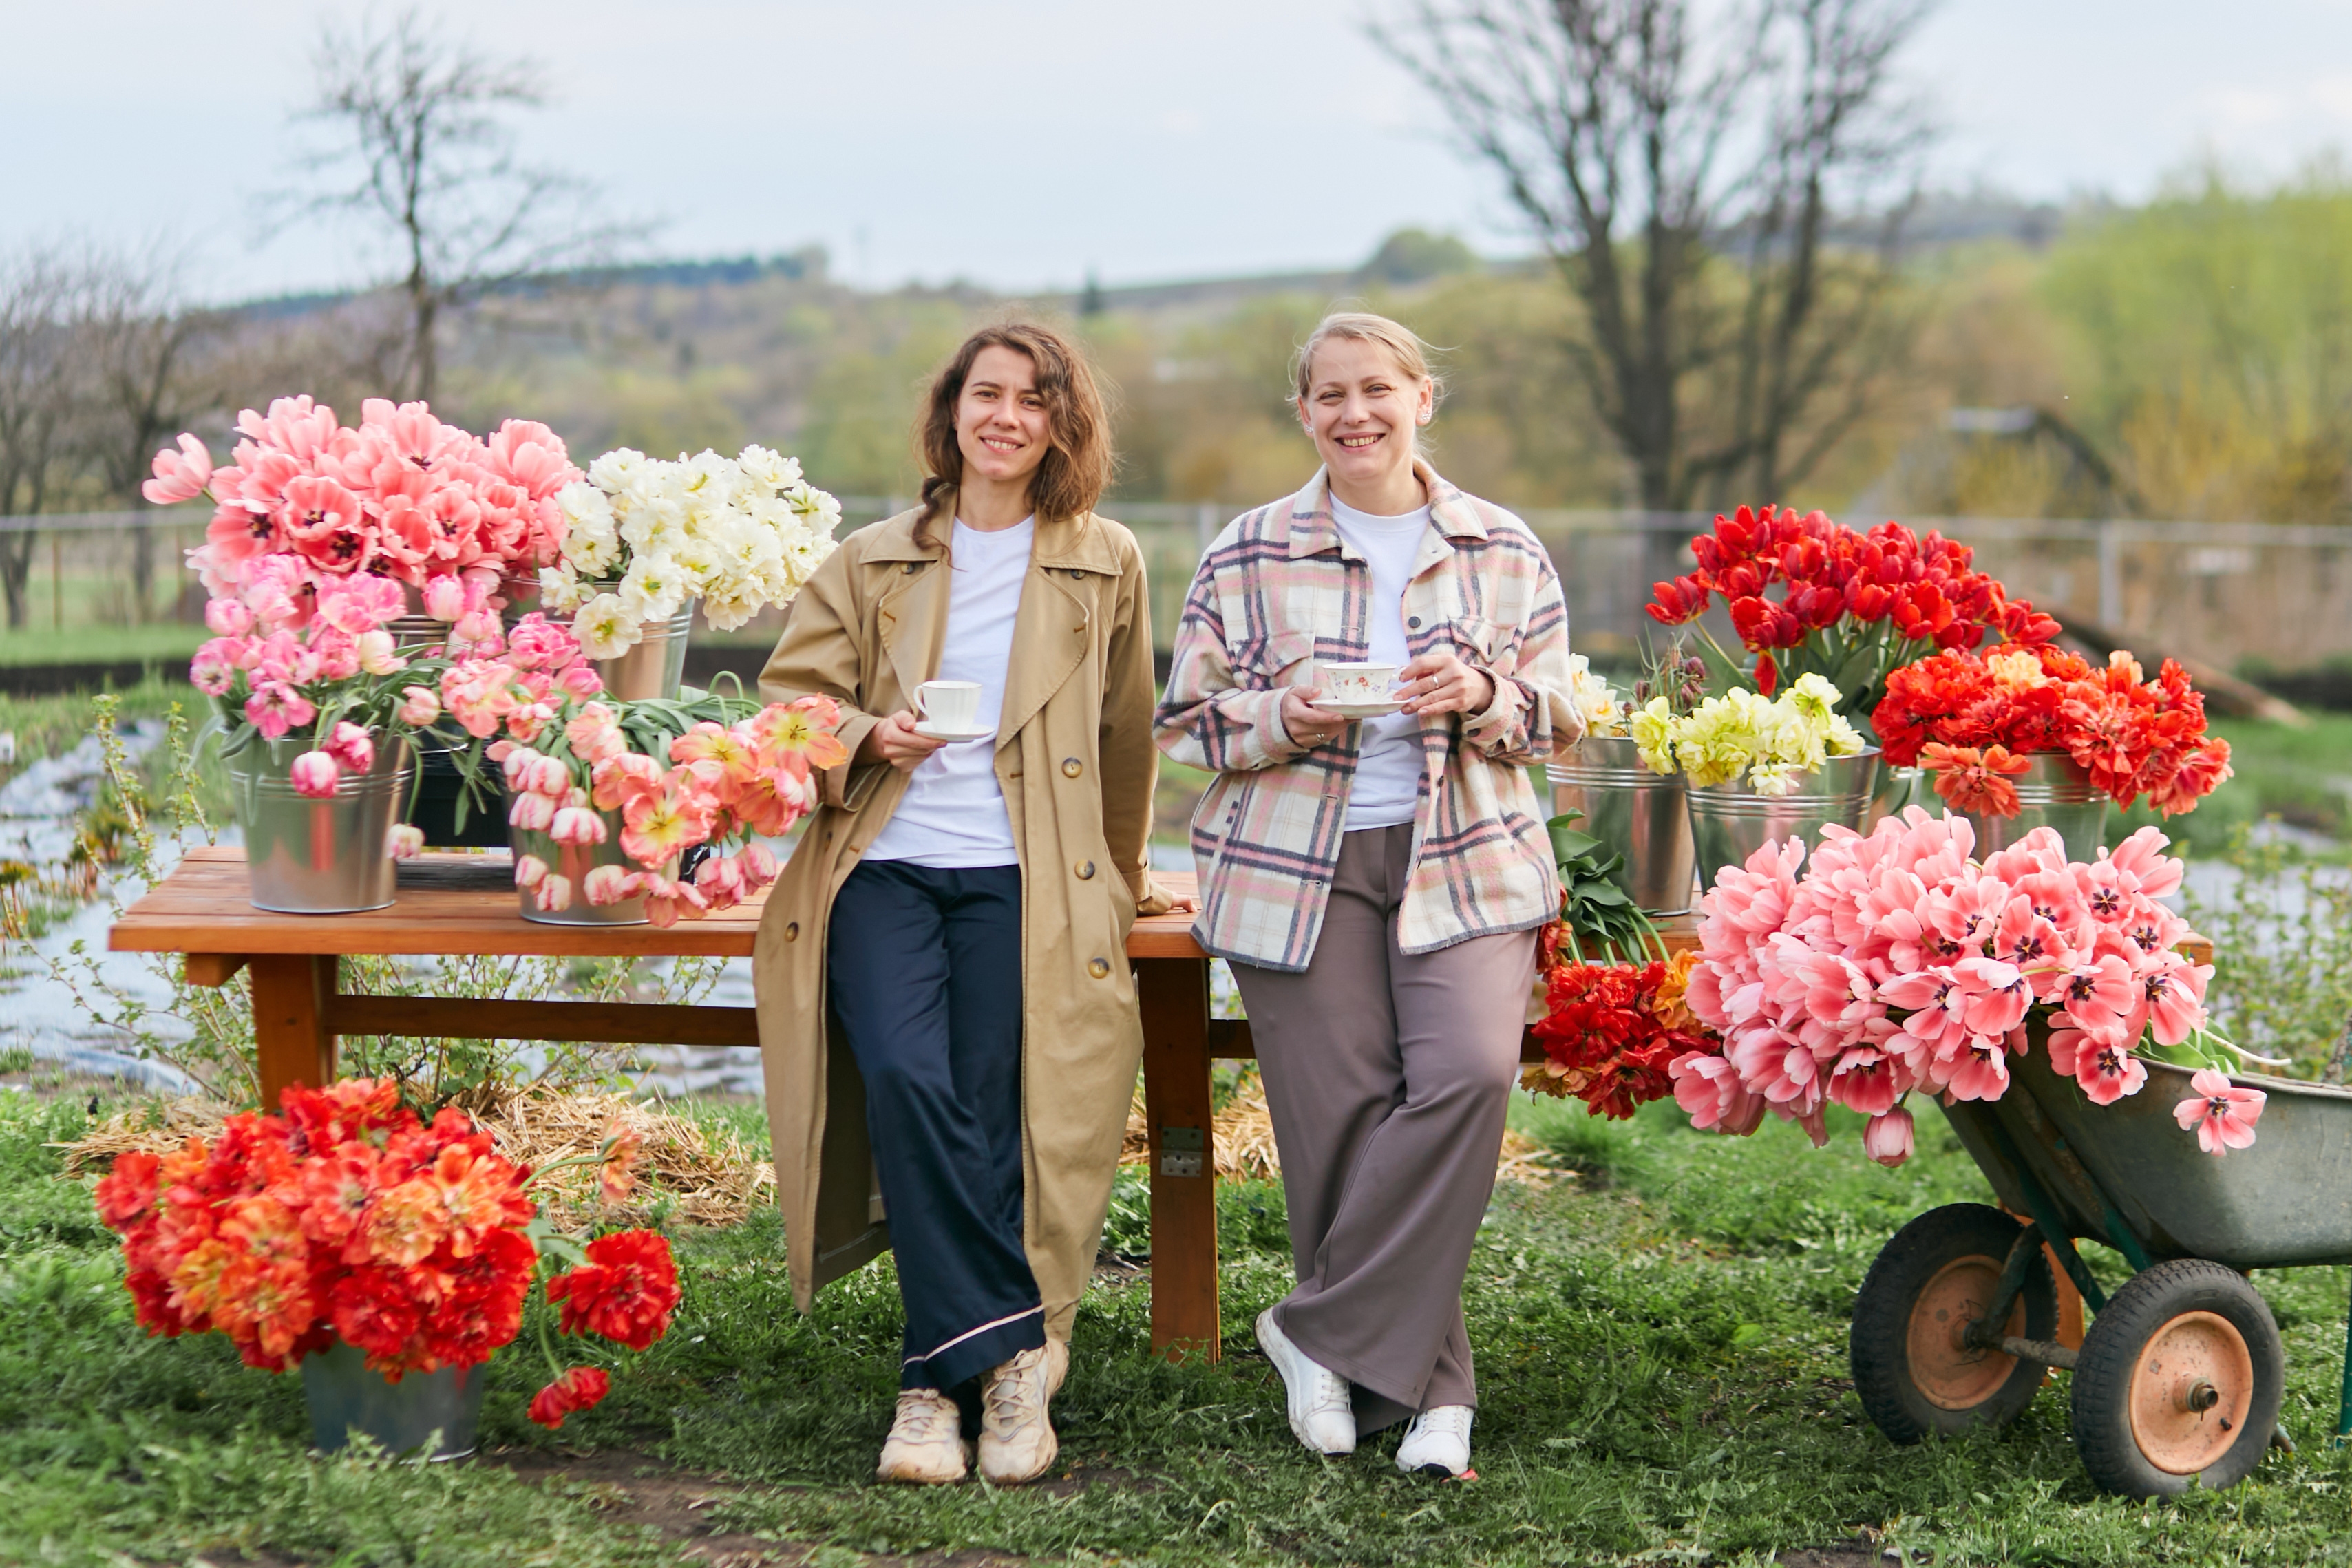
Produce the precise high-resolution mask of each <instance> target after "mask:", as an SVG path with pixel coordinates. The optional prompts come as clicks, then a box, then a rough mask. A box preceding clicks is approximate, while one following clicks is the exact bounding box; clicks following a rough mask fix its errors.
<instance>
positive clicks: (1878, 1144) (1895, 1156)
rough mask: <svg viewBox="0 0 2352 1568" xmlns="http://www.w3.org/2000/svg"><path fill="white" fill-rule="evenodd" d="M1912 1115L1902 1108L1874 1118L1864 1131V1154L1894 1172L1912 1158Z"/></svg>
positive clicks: (1898, 1107)
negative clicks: (1898, 1166)
mask: <svg viewBox="0 0 2352 1568" xmlns="http://www.w3.org/2000/svg"><path fill="white" fill-rule="evenodd" d="M1911 1139H1912V1125H1911V1113H1910V1112H1909V1111H1907V1110H1904V1109H1903V1108H1902V1107H1901V1106H1899V1105H1898V1106H1896V1107H1895V1109H1894V1110H1889V1111H1887V1112H1885V1114H1884V1115H1880V1116H1874V1117H1872V1118H1871V1119H1870V1125H1869V1126H1867V1127H1864V1129H1863V1130H1862V1152H1864V1153H1865V1154H1867V1155H1869V1156H1870V1157H1871V1158H1872V1159H1874V1160H1875V1161H1877V1162H1878V1163H1880V1164H1882V1165H1884V1166H1885V1167H1886V1168H1887V1169H1888V1170H1890V1171H1891V1170H1893V1169H1894V1168H1895V1166H1897V1165H1899V1164H1901V1163H1903V1162H1904V1161H1906V1160H1908V1159H1909V1158H1910V1157H1911Z"/></svg>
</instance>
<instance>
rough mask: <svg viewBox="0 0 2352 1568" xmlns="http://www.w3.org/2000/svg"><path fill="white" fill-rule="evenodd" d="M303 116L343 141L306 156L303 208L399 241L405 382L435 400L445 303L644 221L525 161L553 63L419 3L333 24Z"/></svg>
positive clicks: (637, 228)
mask: <svg viewBox="0 0 2352 1568" xmlns="http://www.w3.org/2000/svg"><path fill="white" fill-rule="evenodd" d="M315 68H316V70H317V73H318V78H319V97H318V100H317V102H316V103H315V104H314V105H313V106H312V108H311V109H310V110H309V111H308V112H307V114H306V116H305V118H308V119H310V120H312V121H320V122H322V123H324V124H326V125H327V126H329V127H330V128H331V132H332V134H333V135H334V136H335V138H336V139H337V143H338V144H337V145H335V146H334V147H332V148H331V150H329V151H327V152H324V153H320V155H318V156H316V157H315V158H313V159H311V160H310V174H311V176H312V181H313V188H312V189H311V190H310V191H309V192H308V193H307V194H304V195H299V196H297V197H293V198H281V199H290V200H292V202H293V204H294V207H295V210H296V211H297V212H299V213H333V212H341V213H347V214H352V215H354V216H358V217H360V218H362V219H363V220H365V221H366V222H367V223H369V225H370V226H373V227H374V228H376V229H378V230H379V231H381V232H383V233H384V234H385V235H386V237H388V238H390V239H391V240H392V241H393V242H394V244H395V245H396V246H397V247H399V251H400V257H401V265H402V267H403V268H404V273H403V276H402V278H401V279H400V282H399V285H398V286H399V288H400V289H401V292H402V294H403V295H404V299H405V301H406V304H407V316H408V333H407V343H406V354H405V359H406V362H407V363H406V364H405V366H404V370H405V381H406V385H407V390H408V392H409V393H410V394H411V395H414V396H416V397H422V398H430V397H431V396H432V395H434V393H435V391H436V385H437V383H438V381H439V378H440V351H439V342H438V332H439V328H440V322H441V317H442V315H443V313H444V312H445V311H446V310H451V309H453V308H456V307H457V306H460V305H463V304H465V303H467V302H468V301H470V300H477V299H479V298H480V297H481V296H482V295H484V294H485V293H487V292H489V291H491V290H494V289H499V288H500V287H501V286H503V285H506V284H509V283H511V282H513V281H514V280H516V279H520V278H524V277H528V276H530V275H531V274H533V273H540V272H545V271H548V270H551V269H552V268H561V267H565V266H573V265H577V264H580V263H583V262H586V261H590V260H593V259H595V258H598V257H600V256H602V255H604V254H605V253H607V252H608V251H609V250H610V249H611V248H612V247H614V246H615V245H617V244H618V243H620V242H621V241H622V240H624V239H625V238H627V237H633V236H635V235H638V234H641V233H642V232H643V231H644V229H643V226H642V225H631V224H620V223H613V222H607V221H603V220H600V219H598V218H596V217H595V216H593V203H594V195H595V193H594V190H593V187H592V186H590V185H589V184H586V183H585V182H583V181H582V180H580V179H578V178H576V177H574V176H572V175H570V174H563V173H561V172H559V171H556V170H552V169H546V168H540V167H534V166H530V165H528V164H525V163H521V162H520V161H519V160H518V158H517V155H516V152H515V137H514V131H513V128H512V126H511V125H510V123H509V116H510V115H511V114H512V113H513V112H514V111H516V110H529V109H536V108H540V107H541V106H543V105H544V104H545V103H546V102H547V101H548V92H547V87H546V79H545V73H544V71H543V69H542V68H541V67H540V66H539V65H537V64H536V63H535V62H532V61H530V60H527V59H505V60H501V59H496V58H491V57H489V56H487V55H484V54H482V53H479V52H478V51H476V50H475V49H473V48H471V47H468V46H466V45H464V44H461V43H457V42H455V41H453V40H451V39H450V38H447V37H442V36H438V35H436V33H435V32H434V31H433V30H432V29H431V28H430V26H428V25H427V24H426V23H425V21H424V20H423V19H422V18H421V17H420V16H419V14H418V13H417V12H415V11H414V10H409V11H404V12H402V13H401V14H400V15H399V16H396V17H395V18H394V19H393V21H392V23H391V25H390V26H388V27H385V28H383V29H381V30H379V29H377V28H376V27H375V26H373V25H371V26H367V27H365V28H363V29H362V30H361V31H360V32H359V33H357V34H348V35H347V34H345V33H343V32H342V31H341V29H338V28H336V27H334V26H332V25H329V26H327V27H326V28H325V30H324V31H323V32H322V34H321V36H320V45H319V48H318V51H317V53H316V56H315Z"/></svg>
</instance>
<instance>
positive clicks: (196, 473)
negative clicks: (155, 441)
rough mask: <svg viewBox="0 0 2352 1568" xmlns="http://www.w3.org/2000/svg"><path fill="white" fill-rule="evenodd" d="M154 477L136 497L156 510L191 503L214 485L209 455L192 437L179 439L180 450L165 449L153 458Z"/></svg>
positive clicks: (142, 487) (210, 455) (143, 486)
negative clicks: (184, 502)
mask: <svg viewBox="0 0 2352 1568" xmlns="http://www.w3.org/2000/svg"><path fill="white" fill-rule="evenodd" d="M152 471H153V473H154V475H155V477H154V478H153V479H149V480H148V481H147V482H146V483H145V484H143V485H142V486H140V487H139V493H140V494H141V495H142V496H145V497H146V498H147V499H148V500H151V501H153V502H154V503H155V504H156V505H157V506H176V505H177V504H179V503H180V502H181V501H184V500H194V499H195V498H196V497H198V496H200V495H202V494H204V493H205V487H206V486H207V485H209V484H211V483H212V482H213V458H212V454H211V453H209V452H207V451H205V444H204V443H203V442H202V441H199V440H197V439H196V438H195V437H194V436H182V437H180V449H179V450H178V451H176V452H175V451H173V450H172V448H171V447H164V448H163V450H162V451H160V452H158V453H156V454H155V462H154V467H153V470H152Z"/></svg>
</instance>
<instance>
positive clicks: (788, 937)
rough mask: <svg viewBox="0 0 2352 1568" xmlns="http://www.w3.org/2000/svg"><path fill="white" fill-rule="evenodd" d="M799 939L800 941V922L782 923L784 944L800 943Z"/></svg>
mask: <svg viewBox="0 0 2352 1568" xmlns="http://www.w3.org/2000/svg"><path fill="white" fill-rule="evenodd" d="M800 939H801V922H800V921H785V922H784V940H785V941H786V942H798V941H800Z"/></svg>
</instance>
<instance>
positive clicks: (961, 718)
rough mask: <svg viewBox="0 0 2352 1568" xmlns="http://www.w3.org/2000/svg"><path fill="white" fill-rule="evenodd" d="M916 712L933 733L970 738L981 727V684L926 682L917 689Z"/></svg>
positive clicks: (969, 682) (963, 681) (973, 681)
mask: <svg viewBox="0 0 2352 1568" xmlns="http://www.w3.org/2000/svg"><path fill="white" fill-rule="evenodd" d="M915 713H916V715H917V716H918V717H919V718H920V719H921V720H922V721H923V722H924V723H926V724H928V725H929V726H930V727H931V728H932V729H934V730H938V731H942V732H944V733H946V734H950V735H969V734H971V732H972V731H974V730H977V729H979V728H980V682H978V681H976V680H926V681H925V682H923V684H922V685H920V686H919V687H917V688H916V689H915Z"/></svg>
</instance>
